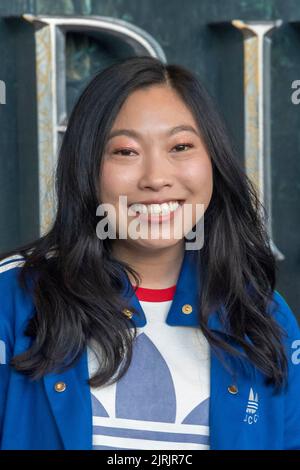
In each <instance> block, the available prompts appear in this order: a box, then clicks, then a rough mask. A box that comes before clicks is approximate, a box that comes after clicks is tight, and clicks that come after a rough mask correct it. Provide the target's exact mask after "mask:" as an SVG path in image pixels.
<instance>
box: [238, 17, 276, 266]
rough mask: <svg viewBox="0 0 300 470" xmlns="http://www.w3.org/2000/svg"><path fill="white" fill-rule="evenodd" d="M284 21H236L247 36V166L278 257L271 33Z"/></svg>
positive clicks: (245, 75) (245, 66) (245, 43)
mask: <svg viewBox="0 0 300 470" xmlns="http://www.w3.org/2000/svg"><path fill="white" fill-rule="evenodd" d="M281 24H282V21H281V20H277V21H264V22H244V21H241V20H233V21H232V25H233V26H234V27H235V28H238V29H239V30H241V32H242V34H243V40H244V106H245V169H246V172H247V175H248V176H249V178H250V179H251V181H252V182H253V183H254V186H255V187H256V189H257V192H258V194H259V198H260V201H261V202H262V203H263V204H264V206H265V208H266V210H267V215H268V218H267V220H266V227H267V229H268V233H269V235H270V239H271V247H272V250H273V253H274V255H275V256H276V258H277V259H278V260H283V259H284V255H283V254H282V253H281V252H280V250H279V249H278V248H277V247H276V245H275V243H274V241H273V236H272V235H273V234H272V191H271V139H270V126H271V109H270V108H271V106H270V101H271V79H270V71H271V64H270V49H271V39H270V35H271V33H272V32H273V30H274V29H275V28H278V27H279V26H281Z"/></svg>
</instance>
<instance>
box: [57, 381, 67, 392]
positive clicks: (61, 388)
mask: <svg viewBox="0 0 300 470" xmlns="http://www.w3.org/2000/svg"><path fill="white" fill-rule="evenodd" d="M54 388H55V391H56V392H64V391H65V390H66V388H67V384H65V382H56V384H55V385H54Z"/></svg>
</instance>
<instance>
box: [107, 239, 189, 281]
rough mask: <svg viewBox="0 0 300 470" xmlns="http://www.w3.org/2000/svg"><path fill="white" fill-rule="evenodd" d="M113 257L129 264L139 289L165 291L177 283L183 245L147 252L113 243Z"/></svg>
mask: <svg viewBox="0 0 300 470" xmlns="http://www.w3.org/2000/svg"><path fill="white" fill-rule="evenodd" d="M118 242H120V240H118ZM113 255H114V257H115V258H117V259H119V260H120V261H123V262H126V263H127V264H129V266H131V267H132V268H133V269H134V270H135V271H136V272H137V273H138V274H139V276H140V277H141V283H140V286H141V287H145V288H148V289H165V288H167V287H171V286H174V285H175V284H176V283H177V280H178V276H179V272H180V268H181V264H182V261H183V257H184V244H183V243H177V244H176V245H174V246H171V247H167V248H160V249H153V250H149V249H147V248H143V247H136V246H131V245H130V244H125V243H115V244H114V245H113ZM128 277H129V280H130V282H131V283H132V284H135V280H134V278H133V277H132V276H131V274H130V273H128Z"/></svg>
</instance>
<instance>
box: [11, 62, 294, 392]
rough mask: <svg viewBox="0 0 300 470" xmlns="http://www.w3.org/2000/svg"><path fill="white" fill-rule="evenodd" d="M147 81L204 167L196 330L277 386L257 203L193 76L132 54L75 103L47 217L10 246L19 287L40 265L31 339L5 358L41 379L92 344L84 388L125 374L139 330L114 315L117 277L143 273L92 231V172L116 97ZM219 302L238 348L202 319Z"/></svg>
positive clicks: (271, 271) (278, 356) (283, 364)
mask: <svg viewBox="0 0 300 470" xmlns="http://www.w3.org/2000/svg"><path fill="white" fill-rule="evenodd" d="M156 84H158V85H163V84H165V85H167V86H170V87H172V88H173V89H174V90H175V91H176V92H177V93H178V95H179V96H180V97H181V99H182V100H183V101H184V103H185V104H186V105H187V106H188V107H189V109H190V110H191V112H192V113H193V116H194V118H195V120H196V122H197V124H198V126H199V130H200V132H201V135H202V139H203V142H204V144H205V146H206V149H207V151H208V154H209V156H210V158H211V162H212V167H213V194H212V198H211V201H210V204H209V206H208V208H207V210H206V213H205V239H204V246H203V248H202V250H201V257H199V259H200V260H201V261H199V263H201V266H199V269H200V270H201V296H200V297H199V324H200V327H201V329H202V331H203V333H204V335H205V337H206V338H207V340H208V341H209V343H210V345H211V346H212V348H215V349H217V350H221V351H224V350H225V351H227V352H229V353H232V354H244V355H245V356H246V357H247V358H248V359H249V360H250V361H251V362H252V363H253V364H254V365H255V366H256V367H258V368H259V369H260V370H261V371H262V372H263V373H264V374H265V376H266V381H267V383H269V384H273V385H275V386H276V387H280V386H281V385H283V383H284V382H285V379H286V376H287V359H286V353H285V350H284V346H283V341H282V331H281V329H280V327H279V325H278V324H277V322H276V321H275V320H274V319H273V318H272V316H271V315H270V314H268V313H267V306H268V305H269V302H270V300H271V299H272V293H273V290H274V288H275V277H276V263H275V258H274V256H273V254H272V251H271V248H270V243H269V238H268V235H267V233H266V230H265V223H264V217H265V216H266V214H265V212H264V208H263V206H262V205H261V203H260V202H259V200H258V197H257V195H256V192H255V189H254V187H253V186H252V184H251V182H250V180H249V179H248V177H247V176H246V174H245V172H244V170H243V168H242V166H241V165H240V163H238V159H237V158H236V156H235V155H234V152H233V150H232V147H231V144H230V141H229V138H228V137H227V135H228V134H227V131H226V128H225V125H224V122H223V119H222V118H221V117H220V113H219V112H218V111H217V109H216V105H215V103H214V101H213V100H212V98H211V97H210V95H209V94H208V93H207V91H206V90H205V88H204V87H203V85H202V84H201V82H200V81H199V80H198V78H197V77H196V76H195V75H194V74H193V73H192V72H190V71H189V70H187V69H185V68H184V67H182V66H179V65H176V64H172V65H166V64H163V63H162V62H161V61H159V60H158V59H155V58H151V57H133V58H129V59H126V60H123V61H120V62H116V63H114V64H113V65H111V66H110V67H108V68H107V69H105V70H104V71H102V72H101V73H98V74H97V75H96V76H95V77H94V78H93V79H92V81H91V82H90V83H89V85H88V86H87V87H86V89H85V90H84V92H83V93H82V95H81V96H80V97H79V99H78V101H77V103H76V105H75V107H74V109H73V112H72V114H71V116H70V119H69V123H68V126H67V130H66V133H65V135H64V138H63V142H62V145H61V149H60V154H59V159H58V166H57V173H56V190H57V201H58V203H57V213H56V218H55V221H54V223H53V225H52V227H51V229H50V230H49V232H48V233H47V234H46V235H44V236H42V237H41V238H39V239H38V240H36V241H34V242H33V243H30V244H28V245H26V246H25V247H24V246H23V247H22V248H21V249H19V250H18V252H19V253H21V254H22V255H23V256H24V258H25V262H24V265H23V267H22V269H21V276H20V281H21V284H22V286H23V287H26V279H28V275H29V274H32V273H33V272H34V273H37V275H34V276H31V278H32V277H34V288H33V297H34V303H35V307H36V313H35V315H34V316H33V317H32V318H31V319H30V321H29V323H28V326H27V329H26V334H27V335H30V336H31V337H32V338H33V341H32V346H31V347H30V349H28V350H27V351H26V352H24V353H22V354H19V355H18V356H15V357H14V358H13V359H12V361H11V365H12V366H14V367H15V369H16V370H18V371H20V372H23V373H26V374H28V375H30V376H31V377H32V378H33V379H39V378H41V377H42V376H43V375H44V374H46V373H49V372H51V371H53V370H55V369H57V368H60V367H62V366H63V367H71V366H72V365H73V364H74V363H75V362H76V360H77V359H78V358H79V357H80V355H81V353H82V352H83V350H84V348H85V347H86V346H87V345H88V344H91V343H92V342H94V341H95V343H96V344H97V345H98V346H99V347H100V349H101V361H100V366H99V370H98V371H97V373H96V375H95V376H94V377H92V378H91V379H90V381H89V382H90V385H91V386H100V385H103V384H105V383H108V382H110V383H113V382H115V381H116V380H118V379H119V378H121V377H122V376H123V375H124V374H125V372H126V371H127V369H128V367H129V365H130V361H131V357H132V345H133V340H134V338H135V335H136V330H135V329H134V334H132V328H130V322H129V321H128V318H127V317H126V316H125V315H124V314H123V312H122V310H123V307H124V306H126V305H125V303H124V300H123V299H122V296H121V295H120V293H121V289H122V288H123V283H122V279H123V277H122V275H123V274H122V273H124V272H126V271H127V272H130V273H131V274H132V276H133V277H134V279H135V281H136V284H137V285H139V282H140V278H139V273H136V272H135V271H134V270H133V269H132V268H131V267H130V266H129V265H127V264H126V263H124V262H121V261H120V260H118V259H116V258H114V256H113V254H112V250H111V245H110V243H109V240H107V239H106V240H100V239H99V238H98V237H97V236H96V231H95V228H96V224H97V222H98V221H99V218H97V217H96V209H97V206H98V205H99V203H100V202H101V201H99V198H98V194H99V169H100V168H101V161H102V160H101V158H102V155H103V151H104V148H105V145H106V141H107V137H108V134H109V131H110V129H111V127H112V125H113V122H114V120H115V118H116V116H117V114H118V112H119V110H120V107H121V105H122V104H123V103H124V101H125V100H126V98H127V97H128V96H129V95H130V94H131V93H132V92H133V91H135V90H137V89H141V88H145V87H149V86H153V85H156ZM263 213H264V217H263V216H262V215H263ZM51 253H52V254H51ZM249 286H250V289H249ZM221 306H223V307H225V309H221ZM219 307H220V311H225V312H226V331H227V334H228V337H231V338H232V339H233V340H234V342H235V344H237V345H239V346H240V347H241V348H240V349H242V352H237V349H236V348H235V347H234V346H232V343H231V344H229V341H227V340H226V337H225V338H224V336H222V335H219V334H217V333H215V332H214V331H212V330H210V328H209V327H208V318H209V316H210V314H211V313H212V311H215V309H216V308H219ZM223 320H224V318H223Z"/></svg>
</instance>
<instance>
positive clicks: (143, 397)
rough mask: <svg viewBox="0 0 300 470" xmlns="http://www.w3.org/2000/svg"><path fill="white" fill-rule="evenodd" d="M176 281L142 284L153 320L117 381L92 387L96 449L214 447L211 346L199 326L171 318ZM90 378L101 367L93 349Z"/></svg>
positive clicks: (143, 303) (141, 331)
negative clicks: (161, 284) (170, 321)
mask: <svg viewBox="0 0 300 470" xmlns="http://www.w3.org/2000/svg"><path fill="white" fill-rule="evenodd" d="M175 289H176V286H172V287H170V288H167V289H146V288H139V289H138V290H137V292H136V296H137V298H138V299H139V302H140V305H141V307H142V309H143V311H144V313H145V316H146V320H147V323H146V325H145V326H144V327H141V328H137V338H136V340H135V342H134V347H133V357H132V361H131V364H130V367H129V369H128V370H127V372H126V374H125V375H124V376H123V377H122V378H121V379H120V380H119V381H118V382H117V383H115V384H112V385H107V386H105V385H104V386H103V387H98V388H91V393H92V410H93V448H94V449H99V450H100V449H101V450H104V449H110V450H111V449H120V450H121V449H122V450H124V449H130V450H133V449H139V450H140V449H173V450H174V449H177V450H178V449H181V450H185V449H189V450H194V449H195V450H196V449H209V394H210V356H209V345H208V342H207V340H206V338H205V337H204V336H203V334H202V333H201V331H200V329H199V328H196V327H187V326H170V325H168V324H167V323H166V322H165V320H166V317H167V314H168V311H169V309H170V306H171V303H172V299H173V296H174V293H175ZM88 358H89V361H88V364H89V373H90V377H91V376H92V375H93V374H94V373H95V371H96V369H97V359H96V356H95V354H94V352H93V351H92V350H91V349H90V348H88Z"/></svg>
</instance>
